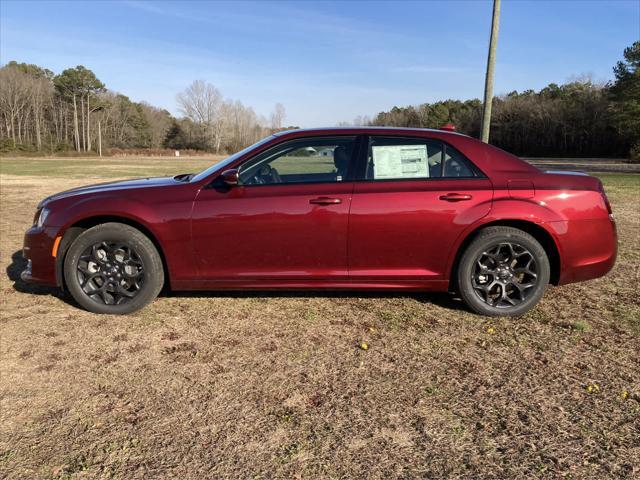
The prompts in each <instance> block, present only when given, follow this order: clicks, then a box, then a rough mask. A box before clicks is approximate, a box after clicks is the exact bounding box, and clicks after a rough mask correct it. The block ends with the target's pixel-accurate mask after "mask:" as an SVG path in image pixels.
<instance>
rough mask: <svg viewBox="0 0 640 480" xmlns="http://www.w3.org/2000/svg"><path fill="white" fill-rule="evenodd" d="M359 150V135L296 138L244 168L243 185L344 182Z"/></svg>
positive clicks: (241, 170) (242, 171)
mask: <svg viewBox="0 0 640 480" xmlns="http://www.w3.org/2000/svg"><path fill="white" fill-rule="evenodd" d="M354 150H355V137H333V138H313V139H304V140H292V141H290V142H286V143H284V144H281V145H278V146H276V147H274V148H273V149H270V150H269V151H267V152H265V153H263V154H260V155H258V156H257V157H256V158H253V159H251V160H249V161H247V162H245V163H243V164H242V165H241V167H240V183H241V184H242V185H273V184H278V183H323V182H343V181H345V180H346V179H347V175H348V172H349V166H350V165H351V160H352V157H353V153H354Z"/></svg>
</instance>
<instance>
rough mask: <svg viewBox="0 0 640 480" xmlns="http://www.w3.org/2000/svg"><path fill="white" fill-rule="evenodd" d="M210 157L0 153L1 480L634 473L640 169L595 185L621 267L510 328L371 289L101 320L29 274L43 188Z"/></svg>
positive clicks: (233, 298)
mask: <svg viewBox="0 0 640 480" xmlns="http://www.w3.org/2000/svg"><path fill="white" fill-rule="evenodd" d="M210 163H211V160H207V159H180V160H178V159H171V160H165V159H140V158H136V159H132V158H126V159H104V160H97V159H95V158H94V159H88V160H82V159H73V160H61V159H56V160H47V159H22V158H21V159H11V158H3V159H0V184H1V185H0V186H1V188H0V193H1V199H0V200H1V202H0V210H1V217H2V218H1V225H0V228H1V230H0V232H1V239H0V260H1V261H2V264H3V265H4V267H5V269H6V273H5V274H4V275H2V280H1V282H0V295H1V298H2V305H1V309H2V311H1V319H0V332H1V334H0V355H1V357H0V401H1V405H0V407H1V408H0V478H12V479H18V478H143V477H144V478H159V477H164V478H168V477H172V478H194V479H195V478H197V479H201V478H265V479H271V478H398V477H400V478H444V477H464V478H513V477H516V478H538V477H540V478H558V477H567V478H612V477H627V478H631V477H634V476H635V477H636V478H637V477H638V476H640V299H639V297H640V295H639V290H638V282H639V280H640V243H639V242H640V175H636V176H633V175H621V174H606V175H602V177H601V178H602V179H603V181H604V183H605V186H606V189H607V192H608V193H609V196H610V199H611V201H612V203H613V209H614V211H615V214H616V217H617V219H618V222H619V223H618V227H619V235H620V252H619V260H618V263H617V265H616V266H615V268H614V270H613V271H612V272H611V273H610V274H609V275H608V276H607V277H605V278H602V279H598V280H594V281H590V282H586V283H581V284H575V285H568V286H564V287H557V288H550V289H549V290H548V291H547V293H546V295H545V297H544V299H543V301H542V302H541V304H540V305H539V306H538V307H537V308H536V309H535V310H533V311H532V312H530V313H528V314H527V315H525V316H524V317H521V318H517V319H491V320H490V319H486V318H483V317H479V316H476V315H474V314H471V313H469V312H467V311H466V310H464V309H463V308H462V307H461V305H460V303H459V302H458V301H457V300H456V299H453V298H451V297H449V296H448V295H426V294H416V295H374V294H364V293H353V294H318V295H313V294H305V295H302V294H260V293H256V294H233V295H230V294H197V295H191V294H171V295H164V296H162V297H161V298H159V299H158V300H157V301H155V302H154V303H153V304H152V305H151V306H150V307H148V308H146V309H145V310H143V311H141V312H139V313H137V314H134V315H132V316H128V317H115V316H98V315H93V314H90V313H87V312H85V311H82V310H79V309H77V308H74V307H73V306H71V305H70V304H69V303H67V301H66V300H65V299H64V298H63V297H62V296H61V294H60V293H59V292H58V291H56V290H52V289H47V288H43V287H33V286H28V285H25V284H23V283H22V282H21V281H20V280H19V277H18V274H19V271H20V270H21V269H22V268H23V267H24V262H23V260H22V259H21V257H20V249H21V247H22V235H23V232H24V231H25V230H26V229H27V228H28V227H29V225H30V223H31V220H32V218H33V213H34V209H35V206H36V204H37V202H38V201H39V200H40V199H42V198H43V197H44V196H46V195H49V194H51V193H54V192H56V191H60V190H63V189H67V188H71V187H73V186H78V185H82V184H87V183H92V182H101V181H105V179H112V178H121V177H128V176H147V175H162V174H176V173H182V172H190V171H194V170H199V169H202V168H204V167H206V166H207V165H209V164H210ZM361 342H366V343H367V344H368V345H369V348H368V349H367V350H363V349H361V348H360V347H359V345H360V344H361Z"/></svg>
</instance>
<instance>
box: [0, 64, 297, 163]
mask: <svg viewBox="0 0 640 480" xmlns="http://www.w3.org/2000/svg"><path fill="white" fill-rule="evenodd" d="M177 102H178V106H179V111H180V113H181V114H182V115H183V118H175V117H173V116H172V115H171V114H170V113H169V112H168V111H166V110H163V109H160V108H157V107H154V106H152V105H149V104H147V103H144V102H139V103H138V102H133V101H131V100H130V99H129V98H128V97H126V96H125V95H122V94H120V93H117V92H113V91H110V90H107V89H106V88H105V85H104V84H103V83H102V82H101V81H100V80H99V79H98V78H97V77H96V75H95V74H94V73H93V72H92V71H91V70H89V69H87V68H85V67H84V66H82V65H79V66H77V67H75V68H69V69H66V70H64V71H63V72H62V73H60V74H59V75H55V74H54V73H53V72H52V71H51V70H48V69H46V68H42V67H39V66H37V65H30V64H26V63H17V62H15V61H12V62H9V63H8V64H6V65H5V66H3V67H2V68H0V152H15V151H25V152H44V153H58V152H65V151H76V152H97V151H98V148H99V142H101V146H102V148H104V149H107V148H117V149H131V148H136V149H160V148H170V149H179V150H183V149H191V150H205V151H209V152H215V153H223V152H233V151H237V150H239V149H241V148H244V147H246V146H248V145H251V144H252V143H255V142H256V141H257V140H259V139H260V138H262V137H264V136H266V135H268V134H269V133H271V132H273V131H276V130H279V129H281V128H282V122H283V121H284V118H285V110H284V107H283V106H282V105H281V104H276V106H275V108H274V111H273V113H272V114H271V119H270V121H269V120H267V119H265V118H261V117H259V116H258V115H256V113H255V112H254V111H253V109H252V108H251V107H247V106H245V105H243V104H242V103H241V102H240V101H237V100H236V101H232V100H228V99H225V98H223V97H222V95H221V94H220V92H219V91H218V90H217V89H216V88H215V87H214V86H213V85H210V84H206V83H205V82H203V81H200V80H199V81H195V82H193V84H192V85H191V86H190V87H188V88H187V89H186V90H185V91H184V92H182V93H180V94H179V95H178V96H177Z"/></svg>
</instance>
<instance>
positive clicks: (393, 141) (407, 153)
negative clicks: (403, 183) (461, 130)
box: [365, 137, 475, 180]
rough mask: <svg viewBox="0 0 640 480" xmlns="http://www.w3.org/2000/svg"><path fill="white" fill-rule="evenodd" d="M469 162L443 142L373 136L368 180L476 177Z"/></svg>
mask: <svg viewBox="0 0 640 480" xmlns="http://www.w3.org/2000/svg"><path fill="white" fill-rule="evenodd" d="M474 176H475V171H474V169H473V168H472V167H471V166H470V164H469V162H468V160H467V159H466V158H465V157H464V156H463V155H462V154H461V153H460V152H458V151H457V150H456V149H454V148H453V147H451V146H450V145H447V144H445V143H443V142H441V141H439V140H432V139H426V138H398V137H395V138H394V137H371V138H370V140H369V151H368V157H367V170H366V177H365V178H366V179H367V180H398V179H427V178H440V177H474Z"/></svg>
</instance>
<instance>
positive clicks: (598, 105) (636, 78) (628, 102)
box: [354, 42, 640, 161]
mask: <svg viewBox="0 0 640 480" xmlns="http://www.w3.org/2000/svg"><path fill="white" fill-rule="evenodd" d="M639 66H640V42H635V43H634V44H633V45H632V46H630V47H628V48H626V49H625V51H624V60H621V61H619V62H618V63H617V64H616V65H615V67H614V68H613V72H614V76H615V79H614V81H613V82H610V83H606V84H602V83H594V82H593V81H591V80H590V79H589V78H582V79H577V80H574V81H571V82H568V83H565V84H564V85H557V84H555V83H552V84H550V85H548V86H546V87H545V88H543V89H541V90H539V91H537V92H536V91H533V90H526V91H524V92H517V91H514V92H511V93H509V94H507V95H503V96H499V97H496V98H494V100H493V104H492V112H493V113H492V119H491V137H490V142H491V143H492V144H493V145H496V146H498V147H500V148H503V149H505V150H507V151H509V152H513V153H515V154H517V155H521V156H530V157H538V156H539V157H552V156H558V157H612V158H613V157H624V158H631V159H634V160H637V161H640V68H639ZM481 119H482V102H481V101H480V100H478V99H474V100H467V101H460V100H444V101H439V102H434V103H423V104H421V105H418V106H408V107H393V108H392V109H391V110H389V111H387V112H380V113H378V114H377V115H376V116H375V117H374V118H373V120H368V119H366V118H365V119H362V118H361V117H360V118H358V119H356V120H355V122H354V123H356V124H363V123H365V124H371V125H379V126H396V127H421V128H439V127H441V126H443V125H444V124H446V123H452V124H454V125H455V126H456V128H457V130H458V131H460V132H462V133H465V134H467V135H471V136H474V137H479V135H480V128H481V127H480V124H481Z"/></svg>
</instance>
